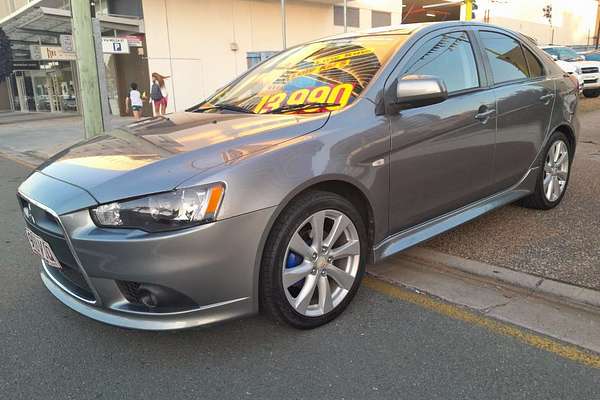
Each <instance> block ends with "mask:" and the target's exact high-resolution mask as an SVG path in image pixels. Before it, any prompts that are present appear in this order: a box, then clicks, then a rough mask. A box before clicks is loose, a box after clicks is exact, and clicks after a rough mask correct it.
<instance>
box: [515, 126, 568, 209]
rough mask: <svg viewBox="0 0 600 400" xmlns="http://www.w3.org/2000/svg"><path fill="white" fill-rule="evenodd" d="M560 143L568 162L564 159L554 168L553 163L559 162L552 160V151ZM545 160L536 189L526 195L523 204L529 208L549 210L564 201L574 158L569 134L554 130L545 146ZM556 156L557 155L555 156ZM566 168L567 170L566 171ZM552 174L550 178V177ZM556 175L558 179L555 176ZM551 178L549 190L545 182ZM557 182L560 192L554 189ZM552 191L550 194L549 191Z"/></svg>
mask: <svg viewBox="0 0 600 400" xmlns="http://www.w3.org/2000/svg"><path fill="white" fill-rule="evenodd" d="M557 145H559V147H561V149H562V151H563V152H564V153H562V152H561V154H564V156H565V157H567V159H566V162H565V161H563V162H562V163H561V166H558V167H556V168H554V169H553V167H552V165H555V164H558V163H555V160H550V157H552V155H551V154H550V153H551V151H552V152H554V151H555V150H556V147H555V146H557ZM544 154H545V156H544V161H543V165H542V168H540V169H539V173H538V178H537V181H536V185H535V191H534V192H533V193H532V194H531V195H529V196H528V197H525V198H524V199H523V200H522V201H521V204H522V205H523V206H525V207H528V208H534V209H537V210H549V209H551V208H554V207H556V206H557V205H559V204H560V202H561V201H562V199H563V197H564V195H565V193H566V191H567V186H568V184H569V179H570V177H571V164H572V160H573V149H572V148H571V144H570V141H569V139H568V138H567V135H565V134H564V133H562V132H558V131H557V132H554V133H553V134H552V136H551V137H550V140H549V141H548V144H547V145H546V147H545V148H544ZM554 158H556V157H554ZM565 169H566V171H565ZM549 176H550V178H549ZM554 176H556V179H554V178H553V177H554ZM563 178H564V183H562V179H563ZM547 179H550V180H551V181H552V182H551V183H549V185H550V184H551V185H552V187H551V188H550V190H549V185H545V184H544V182H545V181H546V180H547ZM556 184H558V188H559V189H558V190H559V192H558V193H557V192H555V191H553V189H555V188H556V186H555V185H556ZM549 192H551V195H550V196H549V195H548V193H549Z"/></svg>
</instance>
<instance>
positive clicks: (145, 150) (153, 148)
mask: <svg viewBox="0 0 600 400" xmlns="http://www.w3.org/2000/svg"><path fill="white" fill-rule="evenodd" d="M328 117H329V114H318V115H314V116H308V115H273V114H260V115H256V114H237V113H236V114H225V113H223V114H219V113H217V114H215V113H192V112H182V113H174V114H169V115H166V116H161V117H155V118H150V119H146V120H142V121H140V122H137V123H134V124H131V125H128V126H125V127H122V128H119V129H116V130H115V131H113V132H111V133H110V135H104V136H99V137H96V138H93V139H91V140H88V141H84V142H81V143H78V144H76V145H74V146H72V147H70V148H68V149H66V150H64V151H62V152H60V153H58V154H56V155H55V156H53V157H52V158H50V159H49V160H48V161H47V162H46V163H44V164H42V165H41V166H40V167H39V168H38V171H40V172H41V173H43V174H45V175H48V176H51V177H54V178H57V179H59V180H62V181H64V182H68V183H71V184H73V185H76V186H79V187H80V188H82V189H84V190H86V191H87V192H88V193H90V194H91V195H92V196H93V197H94V198H95V199H96V200H97V201H98V202H99V203H105V202H109V201H114V200H118V199H123V198H128V197H135V196H140V195H144V194H148V193H156V192H161V191H167V190H171V189H173V188H175V187H176V186H177V185H178V184H180V183H181V182H183V181H185V180H187V179H189V178H191V177H193V176H194V175H196V174H199V173H201V172H203V171H206V170H207V169H209V168H211V167H214V166H217V165H219V164H224V163H228V162H232V161H233V160H235V159H238V158H240V157H243V156H247V155H248V154H251V153H254V152H257V151H261V150H264V149H265V148H267V147H271V146H275V145H277V144H280V143H282V142H284V141H286V140H290V139H293V138H295V137H298V136H301V135H305V134H307V133H310V132H313V131H315V130H317V129H319V128H321V127H322V126H323V125H325V123H326V122H327V119H328Z"/></svg>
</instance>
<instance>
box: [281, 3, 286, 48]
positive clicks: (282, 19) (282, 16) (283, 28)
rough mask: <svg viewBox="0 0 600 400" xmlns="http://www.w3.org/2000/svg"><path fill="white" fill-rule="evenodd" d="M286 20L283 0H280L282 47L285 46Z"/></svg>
mask: <svg viewBox="0 0 600 400" xmlns="http://www.w3.org/2000/svg"><path fill="white" fill-rule="evenodd" d="M286 25H287V24H286V21H285V0H281V41H282V43H283V49H284V50H285V49H286V48H287V40H286V36H287V34H286V30H287V26H286Z"/></svg>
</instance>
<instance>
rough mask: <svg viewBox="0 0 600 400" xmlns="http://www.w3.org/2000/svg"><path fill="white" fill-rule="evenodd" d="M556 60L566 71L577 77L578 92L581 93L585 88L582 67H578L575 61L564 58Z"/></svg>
mask: <svg viewBox="0 0 600 400" xmlns="http://www.w3.org/2000/svg"><path fill="white" fill-rule="evenodd" d="M555 62H556V63H557V64H558V66H559V67H560V68H562V70H563V71H565V72H566V73H568V74H569V75H573V77H575V79H577V84H578V92H579V93H581V92H582V90H583V74H582V73H581V67H578V66H577V65H575V64H574V63H570V62H566V61H562V60H555Z"/></svg>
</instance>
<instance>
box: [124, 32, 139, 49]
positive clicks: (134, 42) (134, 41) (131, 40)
mask: <svg viewBox="0 0 600 400" xmlns="http://www.w3.org/2000/svg"><path fill="white" fill-rule="evenodd" d="M123 39H127V44H129V47H144V43H143V40H142V36H141V35H126V36H123Z"/></svg>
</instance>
